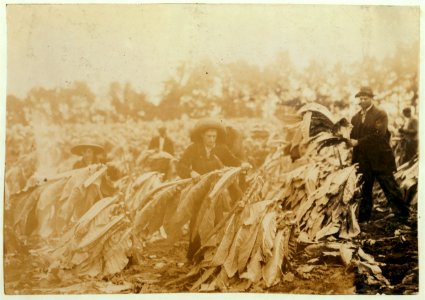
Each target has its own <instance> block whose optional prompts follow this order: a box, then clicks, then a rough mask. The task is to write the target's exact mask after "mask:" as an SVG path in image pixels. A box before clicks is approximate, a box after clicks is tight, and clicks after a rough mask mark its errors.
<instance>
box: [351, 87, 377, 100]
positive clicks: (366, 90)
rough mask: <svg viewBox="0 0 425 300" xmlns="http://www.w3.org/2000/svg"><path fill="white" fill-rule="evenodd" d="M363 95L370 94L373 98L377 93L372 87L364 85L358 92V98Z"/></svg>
mask: <svg viewBox="0 0 425 300" xmlns="http://www.w3.org/2000/svg"><path fill="white" fill-rule="evenodd" d="M361 96H369V97H371V98H373V97H374V96H375V95H374V94H373V92H372V89H371V88H370V87H368V86H362V87H361V88H360V91H359V92H358V93H357V94H356V96H355V97H356V98H358V97H361Z"/></svg>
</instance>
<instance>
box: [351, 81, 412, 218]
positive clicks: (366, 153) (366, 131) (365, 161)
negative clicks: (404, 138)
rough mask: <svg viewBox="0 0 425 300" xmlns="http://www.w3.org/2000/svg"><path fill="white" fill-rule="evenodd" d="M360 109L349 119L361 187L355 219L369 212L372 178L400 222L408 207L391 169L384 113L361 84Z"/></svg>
mask: <svg viewBox="0 0 425 300" xmlns="http://www.w3.org/2000/svg"><path fill="white" fill-rule="evenodd" d="M355 97H356V98H359V100H360V107H361V110H360V111H359V112H358V113H357V114H355V115H354V117H353V118H352V119H351V124H352V125H353V128H352V131H351V134H350V138H351V144H352V145H353V147H354V148H353V163H358V164H359V172H360V173H361V174H362V181H363V188H362V200H361V203H360V211H359V222H361V223H363V222H368V221H369V220H370V217H371V214H372V207H373V198H372V189H373V184H374V182H375V179H376V180H378V182H379V185H380V186H381V188H382V190H383V191H384V194H385V197H386V198H387V200H388V203H389V205H390V206H391V208H392V209H393V210H394V213H395V215H396V216H397V217H398V218H399V219H400V221H401V222H403V223H405V222H407V220H408V217H409V209H408V207H407V206H406V205H405V203H404V202H403V200H402V199H403V197H402V193H401V190H400V187H399V185H398V183H397V182H396V180H395V178H394V175H393V172H394V171H395V170H396V164H395V157H394V154H393V152H392V149H391V146H390V132H389V131H388V117H387V113H386V112H385V111H383V110H381V109H379V108H377V107H376V106H375V105H374V104H373V97H374V94H373V92H372V89H371V88H370V87H362V88H361V89H360V91H359V92H358V93H357V94H356V95H355Z"/></svg>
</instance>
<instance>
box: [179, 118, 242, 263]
mask: <svg viewBox="0 0 425 300" xmlns="http://www.w3.org/2000/svg"><path fill="white" fill-rule="evenodd" d="M225 135H226V131H225V128H224V127H223V126H222V125H221V124H220V122H219V121H216V120H214V119H203V120H201V121H199V122H198V123H197V124H196V126H195V128H194V129H193V130H192V132H191V134H190V138H191V140H192V142H193V143H192V144H190V145H189V146H188V147H187V148H186V150H185V151H184V153H183V155H182V157H181V159H180V161H179V162H178V164H177V174H178V175H179V176H180V177H181V178H193V179H194V180H195V181H198V180H199V179H200V177H201V175H203V174H206V173H208V172H211V171H214V170H217V169H221V168H223V167H225V166H241V167H243V168H246V169H248V168H249V167H250V165H249V164H248V163H246V162H245V163H242V162H241V161H240V160H239V159H238V158H237V157H235V156H234V155H233V154H232V153H231V151H230V150H229V149H228V148H227V146H226V145H225V144H224V142H225ZM229 194H230V196H231V198H232V199H233V201H237V200H239V199H238V198H240V197H241V196H242V191H241V190H240V188H239V187H238V186H237V185H235V184H233V185H231V186H230V187H229ZM200 205H201V202H198V203H197V204H196V205H195V208H194V209H193V214H192V219H191V220H190V226H189V236H190V241H189V249H188V252H187V258H188V259H193V256H194V254H195V253H196V252H197V250H198V249H199V247H200V246H201V242H200V237H199V234H196V233H195V232H194V228H193V226H194V224H195V223H196V221H197V218H198V214H197V212H198V210H199V208H200Z"/></svg>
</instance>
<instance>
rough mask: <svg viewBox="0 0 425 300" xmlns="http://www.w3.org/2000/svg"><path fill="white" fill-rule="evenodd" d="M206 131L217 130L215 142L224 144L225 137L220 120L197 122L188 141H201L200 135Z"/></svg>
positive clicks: (224, 130) (207, 119)
mask: <svg viewBox="0 0 425 300" xmlns="http://www.w3.org/2000/svg"><path fill="white" fill-rule="evenodd" d="M208 129H215V130H217V141H218V142H224V140H225V137H226V129H225V127H224V126H223V121H222V120H220V121H219V120H216V119H211V118H205V119H201V120H199V121H198V122H197V123H196V125H195V127H194V128H193V129H192V130H191V132H190V139H191V140H192V141H193V142H198V141H201V139H202V134H203V133H204V132H205V131H207V130H208Z"/></svg>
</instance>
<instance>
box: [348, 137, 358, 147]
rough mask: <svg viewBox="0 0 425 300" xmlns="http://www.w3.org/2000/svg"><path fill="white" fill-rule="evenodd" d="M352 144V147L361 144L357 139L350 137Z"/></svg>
mask: <svg viewBox="0 0 425 300" xmlns="http://www.w3.org/2000/svg"><path fill="white" fill-rule="evenodd" d="M350 144H351V146H352V147H356V146H357V145H358V144H359V142H358V141H357V140H354V139H350Z"/></svg>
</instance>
